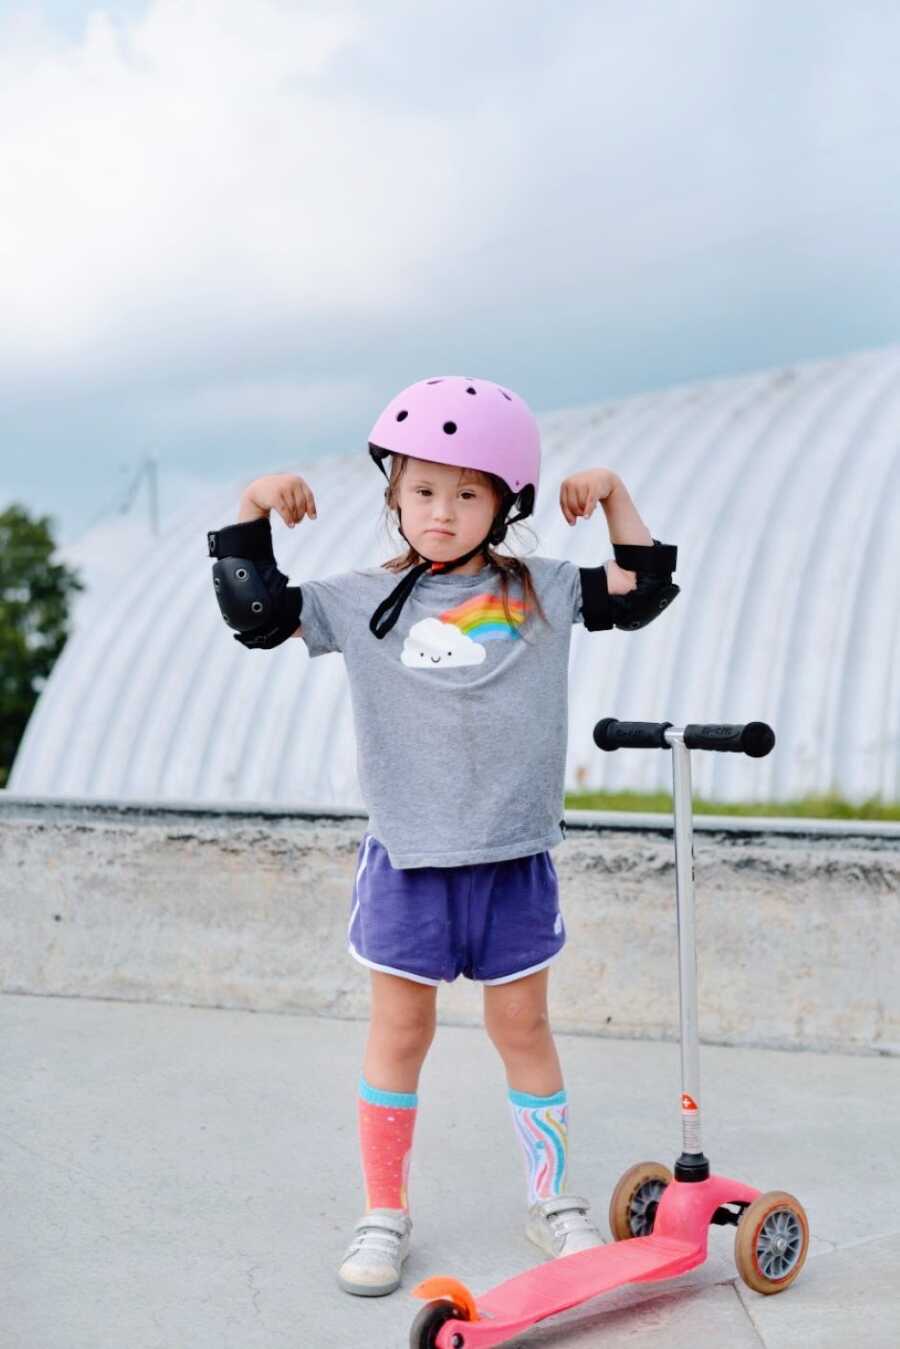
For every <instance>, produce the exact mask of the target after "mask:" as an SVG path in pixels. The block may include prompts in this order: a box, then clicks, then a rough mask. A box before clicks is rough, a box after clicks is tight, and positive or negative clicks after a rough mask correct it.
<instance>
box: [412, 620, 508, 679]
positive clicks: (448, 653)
mask: <svg viewBox="0 0 900 1349" xmlns="http://www.w3.org/2000/svg"><path fill="white" fill-rule="evenodd" d="M486 655H487V652H486V651H485V649H484V647H483V646H481V645H480V644H479V643H478V642H473V641H472V638H471V637H467V636H466V634H465V633H464V632H460V630H459V628H457V627H456V626H455V625H454V624H453V623H442V622H441V621H440V619H439V618H423V619H422V620H421V621H420V622H418V623H414V624H413V626H412V627H411V628H410V630H409V636H408V637H407V638H406V641H405V642H404V643H403V653H402V656H401V659H402V661H403V664H404V665H413V666H420V667H422V668H423V669H429V670H433V669H437V667H438V666H447V665H480V664H481V662H482V661H483V660H484V658H485V656H486Z"/></svg>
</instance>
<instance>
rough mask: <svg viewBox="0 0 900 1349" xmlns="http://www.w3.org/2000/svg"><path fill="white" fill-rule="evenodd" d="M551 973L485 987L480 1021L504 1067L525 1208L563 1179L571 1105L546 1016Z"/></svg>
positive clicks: (560, 1187) (557, 1188)
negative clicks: (524, 1188)
mask: <svg viewBox="0 0 900 1349" xmlns="http://www.w3.org/2000/svg"><path fill="white" fill-rule="evenodd" d="M549 974H550V970H549V966H545V967H544V968H543V969H542V970H536V971H535V973H534V974H529V975H526V976H525V977H524V978H522V979H514V980H512V981H511V982H510V983H508V984H485V986H484V1024H485V1028H486V1029H487V1032H488V1035H489V1036H490V1038H491V1040H492V1041H493V1042H494V1044H495V1045H496V1047H497V1049H498V1050H499V1052H500V1055H501V1057H502V1059H503V1062H504V1064H505V1066H506V1080H507V1084H508V1088H509V1104H510V1110H511V1113H512V1117H513V1126H514V1128H515V1132H516V1136H517V1138H518V1140H519V1144H520V1147H521V1150H522V1156H523V1159H524V1162H525V1173H526V1177H527V1181H528V1204H529V1207H530V1206H531V1205H533V1204H535V1203H536V1202H537V1201H538V1200H540V1199H546V1198H549V1197H551V1196H555V1195H559V1194H562V1193H563V1192H564V1190H565V1184H566V1180H567V1174H566V1170H567V1161H568V1146H569V1136H568V1111H569V1106H568V1098H567V1095H566V1091H565V1088H564V1086H563V1079H562V1070H561V1068H560V1064H559V1058H558V1056H557V1053H556V1046H555V1044H554V1043H553V1035H552V1033H551V1031H550V1022H549V1017H548V1014H547V983H548V980H549Z"/></svg>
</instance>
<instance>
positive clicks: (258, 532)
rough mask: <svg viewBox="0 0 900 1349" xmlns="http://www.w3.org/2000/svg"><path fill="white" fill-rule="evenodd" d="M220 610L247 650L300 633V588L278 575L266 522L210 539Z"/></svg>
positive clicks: (229, 529) (223, 531)
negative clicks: (214, 561)
mask: <svg viewBox="0 0 900 1349" xmlns="http://www.w3.org/2000/svg"><path fill="white" fill-rule="evenodd" d="M206 537H207V543H208V546H209V554H210V557H215V558H218V561H217V562H216V563H215V564H214V566H213V569H212V576H213V586H214V588H215V592H216V599H217V601H218V604H219V610H220V612H221V614H222V617H223V618H224V620H225V622H226V623H227V624H228V626H229V627H230V628H235V629H236V631H235V633H234V639H235V641H237V642H240V643H241V644H242V645H243V646H246V647H249V648H251V649H252V648H255V647H262V648H264V649H267V650H268V649H271V648H272V647H274V646H279V645H280V644H281V643H282V642H286V641H287V639H288V638H289V637H290V636H292V634H293V633H294V632H296V630H297V627H298V625H299V623H300V612H301V610H302V608H303V595H302V592H301V590H300V587H299V586H289V585H288V583H287V579H288V578H287V577H286V576H285V575H284V573H283V572H280V571H279V570H278V566H277V564H276V562H275V554H274V551H273V549H272V526H271V524H270V522H269V517H268V516H261V517H260V518H259V519H257V520H245V521H242V522H241V523H240V524H237V525H228V526H227V527H226V528H225V529H219V530H210V531H209V532H208V534H207V536H206Z"/></svg>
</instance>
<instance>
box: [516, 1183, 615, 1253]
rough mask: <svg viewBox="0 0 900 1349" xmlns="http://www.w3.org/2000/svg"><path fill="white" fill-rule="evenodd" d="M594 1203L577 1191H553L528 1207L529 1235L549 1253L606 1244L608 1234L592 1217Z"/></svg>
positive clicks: (530, 1238)
mask: <svg viewBox="0 0 900 1349" xmlns="http://www.w3.org/2000/svg"><path fill="white" fill-rule="evenodd" d="M589 1209H590V1204H589V1203H588V1201H587V1200H586V1199H581V1198H580V1197H579V1196H578V1195H575V1194H556V1195H550V1196H549V1197H548V1198H546V1199H539V1200H538V1201H537V1203H535V1204H532V1206H531V1208H530V1209H529V1210H528V1222H527V1223H526V1225H525V1235H526V1237H527V1238H528V1240H529V1241H533V1242H534V1244H535V1246H539V1247H540V1248H541V1250H542V1251H546V1253H547V1255H553V1256H562V1255H574V1254H575V1252H576V1251H587V1250H590V1248H591V1247H592V1246H605V1245H606V1244H607V1242H608V1238H607V1237H604V1236H602V1235H601V1233H600V1232H599V1231H598V1230H597V1228H596V1227H595V1226H594V1224H593V1222H592V1221H591V1219H590V1218H589V1217H588V1210H589Z"/></svg>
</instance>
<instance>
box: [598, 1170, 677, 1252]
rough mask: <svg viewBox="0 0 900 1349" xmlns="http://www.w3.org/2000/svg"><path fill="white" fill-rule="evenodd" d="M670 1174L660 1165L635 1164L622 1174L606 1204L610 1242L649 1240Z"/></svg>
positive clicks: (670, 1177) (670, 1178) (668, 1183)
mask: <svg viewBox="0 0 900 1349" xmlns="http://www.w3.org/2000/svg"><path fill="white" fill-rule="evenodd" d="M671 1183H672V1172H671V1171H670V1170H669V1168H668V1167H667V1166H663V1164H662V1162H638V1163H637V1165H636V1166H631V1167H629V1168H628V1170H627V1171H626V1172H625V1174H624V1176H623V1177H622V1179H621V1180H620V1181H619V1183H618V1185H617V1186H616V1188H615V1189H614V1190H613V1192H612V1199H610V1201H609V1230H610V1232H611V1233H612V1237H613V1241H628V1240H629V1239H630V1238H631V1237H649V1235H650V1233H651V1232H652V1231H653V1220H654V1218H655V1217H656V1210H657V1207H658V1206H659V1201H660V1199H661V1198H662V1194H663V1190H664V1189H665V1188H666V1186H667V1185H671Z"/></svg>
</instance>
